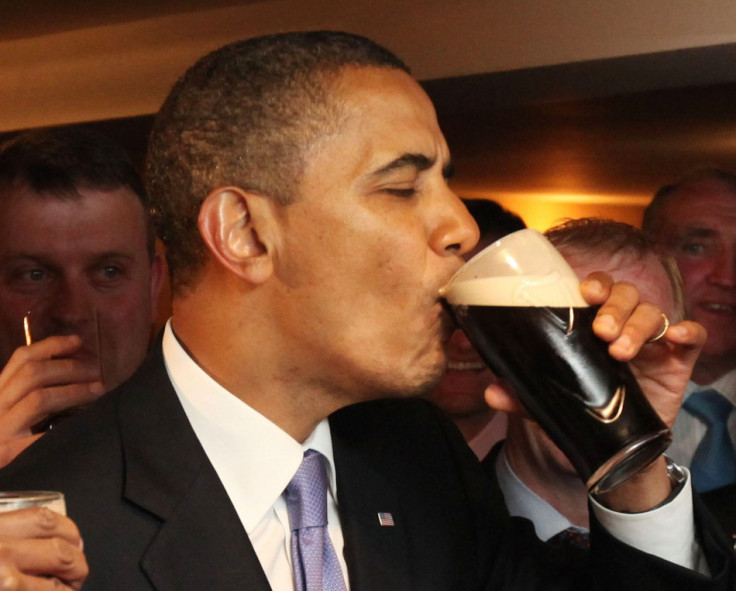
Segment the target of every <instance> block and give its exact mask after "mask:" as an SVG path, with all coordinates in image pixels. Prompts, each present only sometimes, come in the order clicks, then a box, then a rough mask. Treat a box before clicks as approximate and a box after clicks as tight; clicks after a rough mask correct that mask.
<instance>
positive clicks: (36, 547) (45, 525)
mask: <svg viewBox="0 0 736 591" xmlns="http://www.w3.org/2000/svg"><path fill="white" fill-rule="evenodd" d="M87 574H88V567H87V561H86V559H85V557H84V553H83V552H82V542H81V537H80V536H79V531H78V530H77V527H76V526H75V525H74V523H73V522H72V521H71V520H70V519H68V518H66V517H64V516H62V515H59V514H58V513H54V512H53V511H50V510H49V509H46V508H43V507H34V508H31V509H23V510H20V511H12V512H10V513H4V514H2V515H0V589H2V590H4V589H20V590H25V589H29V590H30V589H32V590H36V589H41V590H43V589H79V588H80V587H81V585H82V582H83V581H84V579H85V578H86V576H87Z"/></svg>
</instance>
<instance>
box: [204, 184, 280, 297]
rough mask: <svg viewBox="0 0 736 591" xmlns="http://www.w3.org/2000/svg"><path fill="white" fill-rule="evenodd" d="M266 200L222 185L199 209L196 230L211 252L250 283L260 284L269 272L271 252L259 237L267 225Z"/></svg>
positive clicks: (267, 204)
mask: <svg viewBox="0 0 736 591" xmlns="http://www.w3.org/2000/svg"><path fill="white" fill-rule="evenodd" d="M267 201H268V200H267V198H265V197H263V196H261V195H256V194H254V193H249V192H247V191H244V190H243V189H240V188H238V187H222V188H219V189H215V190H214V191H212V193H210V194H209V195H208V196H207V198H206V199H205V200H204V203H202V207H201V208H200V210H199V233H200V234H201V235H202V238H203V239H204V241H205V244H207V247H208V248H209V250H210V252H211V253H212V255H213V256H214V257H215V259H217V261H219V262H220V264H221V265H222V266H223V267H225V268H227V269H228V270H229V271H230V272H232V273H234V274H235V275H237V276H238V277H240V278H242V279H245V280H246V281H248V282H250V283H262V282H263V281H265V280H266V279H267V278H268V277H269V276H270V275H271V274H272V272H273V261H272V259H271V252H270V250H269V247H268V244H267V241H266V242H264V240H263V238H262V236H261V234H262V233H264V232H262V230H264V229H266V228H268V226H269V219H268V216H269V215H270V204H269V203H267ZM265 233H266V234H267V232H265Z"/></svg>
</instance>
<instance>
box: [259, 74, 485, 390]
mask: <svg viewBox="0 0 736 591" xmlns="http://www.w3.org/2000/svg"><path fill="white" fill-rule="evenodd" d="M336 86H337V88H336V90H335V95H336V98H335V100H336V101H337V103H338V104H339V105H340V109H341V112H342V114H343V115H344V116H345V119H344V120H343V121H341V130H340V132H339V133H337V134H334V135H329V136H326V137H325V138H323V139H322V140H321V141H320V142H319V144H318V145H317V146H316V147H315V148H314V150H312V153H310V154H308V155H307V167H306V171H305V174H304V177H303V179H302V182H301V185H300V190H299V195H298V196H297V197H296V199H295V201H294V202H293V203H292V204H291V205H289V206H287V207H285V208H283V210H282V212H281V219H280V222H279V223H280V224H281V225H282V227H283V230H284V231H283V232H281V233H280V244H278V245H277V246H276V252H275V260H276V265H277V267H276V270H275V273H276V275H277V277H278V278H279V281H277V282H276V285H277V287H276V290H277V293H276V294H274V298H273V299H272V300H271V301H272V302H273V304H274V305H275V306H276V308H275V309H276V310H278V313H277V314H276V316H277V318H276V319H275V320H276V322H278V323H279V326H280V330H281V332H282V335H283V336H284V337H285V338H284V339H282V340H283V341H285V342H286V343H287V346H291V349H290V350H289V351H286V352H285V357H286V358H287V359H289V360H290V361H289V366H288V367H286V368H284V369H282V371H281V374H282V375H283V377H284V379H289V378H291V377H294V376H298V377H299V378H304V377H306V379H307V380H308V381H310V382H312V383H314V384H316V385H318V386H319V387H320V388H321V390H322V391H324V392H325V393H327V394H333V395H337V396H340V397H345V396H346V397H347V398H346V399H345V400H343V402H350V401H355V400H357V399H363V398H368V397H375V396H381V395H397V394H398V395H401V394H409V393H411V394H414V393H417V392H419V391H420V390H422V389H423V388H425V387H427V386H428V385H429V384H431V383H433V382H435V381H436V380H437V379H438V378H439V376H440V375H441V373H442V370H443V368H444V364H445V353H444V350H443V341H444V340H445V339H446V338H447V336H448V334H449V321H448V317H447V315H446V313H445V312H444V311H443V307H442V305H441V303H440V300H439V297H438V290H439V288H440V287H441V286H442V285H444V284H445V283H446V282H447V281H448V280H449V278H450V277H451V276H452V274H453V273H454V272H455V271H456V270H457V269H458V268H459V267H460V266H461V264H462V262H463V261H462V257H461V255H462V254H463V253H464V252H466V251H467V250H469V249H470V248H472V246H473V245H474V244H475V242H476V240H477V227H476V225H475V223H474V222H473V220H472V218H471V217H470V216H469V214H468V213H467V210H466V209H465V207H464V206H463V204H462V202H461V201H460V200H459V199H458V198H457V197H456V196H455V195H454V194H453V193H452V191H450V189H449V188H448V186H447V179H446V174H447V173H448V170H447V169H448V166H449V152H448V149H447V145H446V144H445V140H444V137H443V136H442V133H441V132H440V129H439V127H438V125H437V121H436V117H435V113H434V108H433V107H432V105H431V103H430V101H429V99H428V97H427V96H426V95H425V93H424V92H423V91H422V90H421V88H420V87H419V85H418V84H417V83H416V82H415V81H414V80H413V79H412V78H411V77H410V76H409V75H408V74H406V73H404V72H401V71H398V70H390V69H379V68H354V69H348V70H346V71H345V72H344V73H343V74H342V75H341V76H340V79H339V81H338V82H337V85H336ZM284 374H285V375H284Z"/></svg>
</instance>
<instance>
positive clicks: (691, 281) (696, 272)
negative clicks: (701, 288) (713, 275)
mask: <svg viewBox="0 0 736 591" xmlns="http://www.w3.org/2000/svg"><path fill="white" fill-rule="evenodd" d="M675 260H676V262H677V267H678V269H680V274H681V275H682V280H683V283H684V284H685V287H693V286H695V285H697V284H698V283H700V282H701V281H702V280H703V278H704V277H705V276H706V275H707V274H708V270H709V269H710V263H709V262H708V261H693V260H691V259H687V258H677V259H675Z"/></svg>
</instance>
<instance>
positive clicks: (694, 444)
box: [667, 369, 736, 466]
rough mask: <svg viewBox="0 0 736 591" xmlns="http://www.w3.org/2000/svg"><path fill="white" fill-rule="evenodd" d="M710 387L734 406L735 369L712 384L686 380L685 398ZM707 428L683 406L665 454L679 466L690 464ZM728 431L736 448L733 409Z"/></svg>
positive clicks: (735, 420) (735, 417) (735, 402)
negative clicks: (670, 443)
mask: <svg viewBox="0 0 736 591" xmlns="http://www.w3.org/2000/svg"><path fill="white" fill-rule="evenodd" d="M710 389H713V390H718V392H720V393H721V394H723V396H725V397H726V398H728V400H730V401H731V404H733V405H735V407H736V369H733V370H731V371H730V372H728V373H727V374H725V375H723V376H721V377H720V378H718V379H717V380H716V381H715V382H713V383H712V384H708V385H703V386H701V385H699V384H696V383H695V382H688V384H687V389H686V390H685V400H687V399H688V397H690V395H691V394H693V392H696V391H698V390H710ZM707 430H708V427H707V425H706V424H705V423H704V422H703V421H702V420H701V419H699V418H698V417H696V416H694V415H691V414H690V413H689V412H688V411H687V410H685V409H684V408H683V409H682V410H681V411H680V412H679V414H678V415H677V420H676V421H675V424H674V425H673V426H672V437H673V441H672V445H670V447H669V449H668V450H667V455H668V456H670V457H671V458H672V459H673V460H674V461H675V462H677V463H678V464H680V465H681V466H690V464H691V462H692V460H693V455H695V450H696V449H697V448H698V445H699V444H700V442H701V441H702V439H703V437H705V433H706V431H707ZM728 432H729V434H730V436H731V441H732V442H733V444H734V447H735V448H736V412H734V411H733V410H732V411H731V414H730V415H729V417H728Z"/></svg>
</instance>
